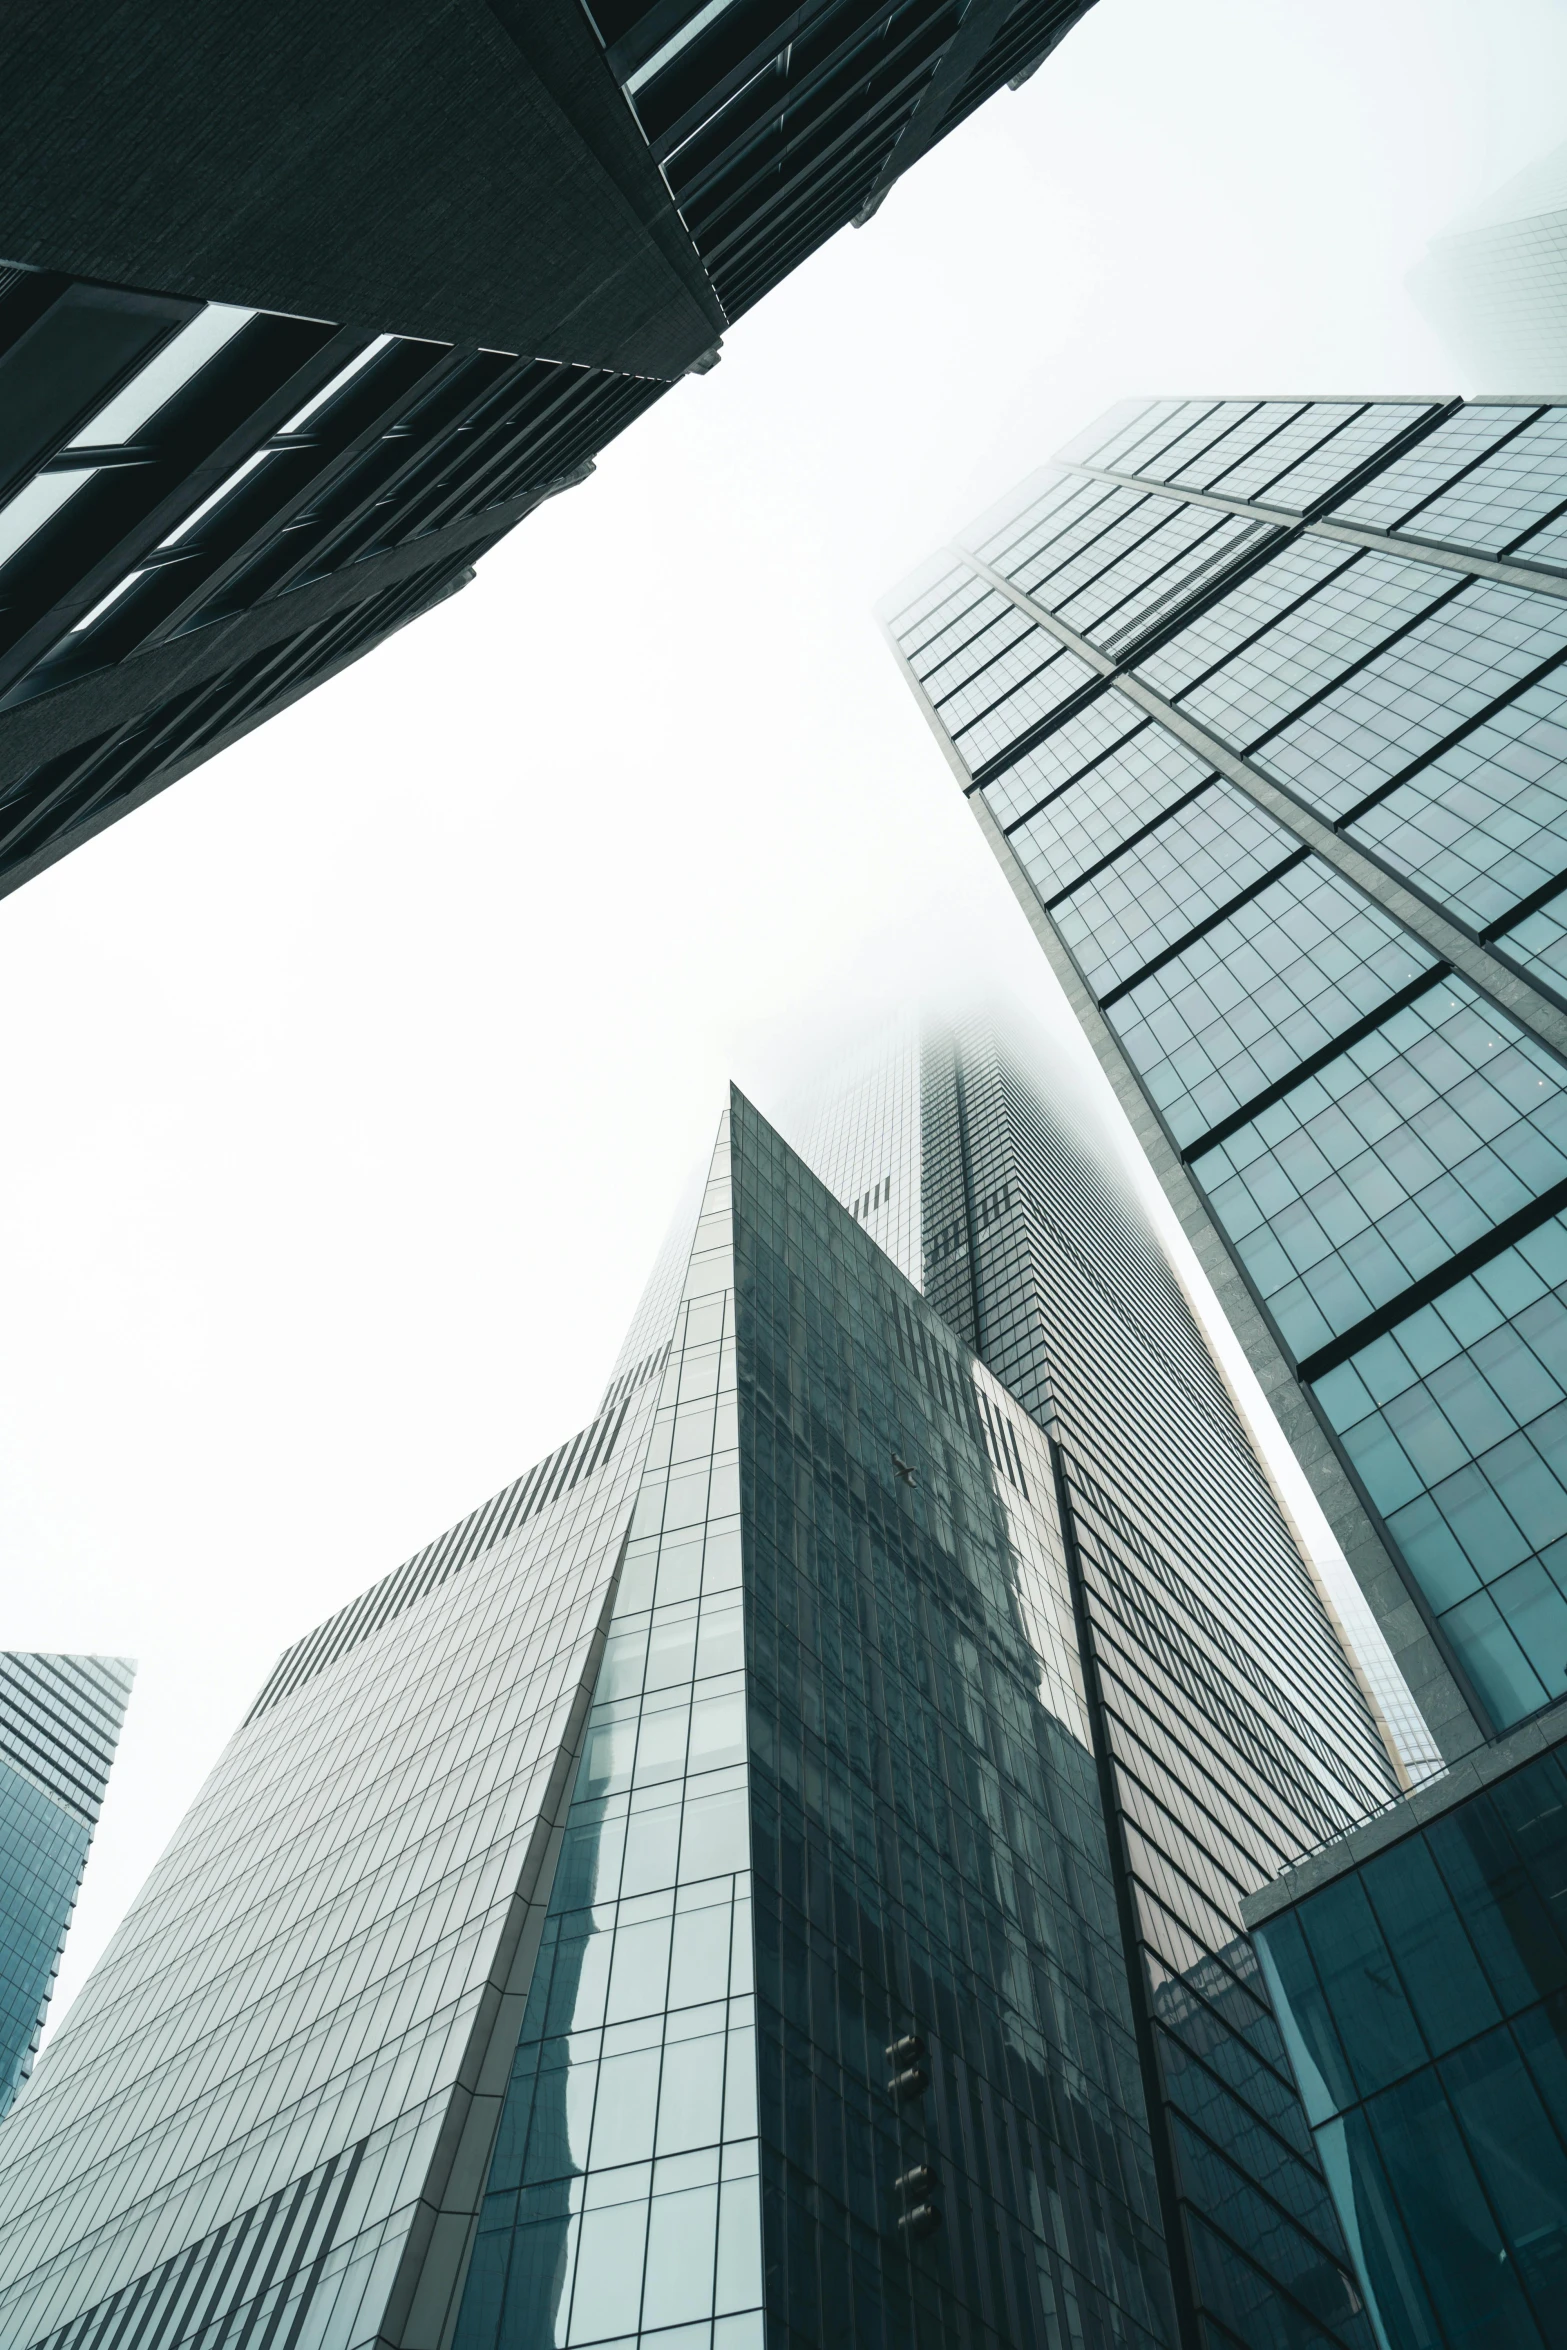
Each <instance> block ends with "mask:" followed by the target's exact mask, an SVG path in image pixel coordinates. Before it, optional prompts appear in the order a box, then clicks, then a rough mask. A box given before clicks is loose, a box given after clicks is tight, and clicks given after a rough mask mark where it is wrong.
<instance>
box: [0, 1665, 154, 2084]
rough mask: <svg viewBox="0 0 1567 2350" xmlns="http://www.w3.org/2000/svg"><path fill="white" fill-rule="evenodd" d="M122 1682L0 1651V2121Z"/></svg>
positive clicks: (34, 2012) (50, 1958)
mask: <svg viewBox="0 0 1567 2350" xmlns="http://www.w3.org/2000/svg"><path fill="white" fill-rule="evenodd" d="M133 1673H134V1667H133V1666H131V1665H129V1664H127V1663H126V1662H125V1660H124V1658H122V1657H116V1656H54V1655H49V1654H46V1653H31V1652H28V1651H23V1650H17V1649H8V1650H3V1651H0V2113H3V2112H4V2111H5V2109H6V2107H7V2106H8V2105H9V2104H10V2102H11V2100H12V2098H13V2097H14V2096H15V2094H16V2092H17V2089H18V2087H19V2086H20V2085H21V2083H22V2082H23V2081H24V2080H25V2079H26V2078H27V2075H28V2073H29V2072H30V2071H31V2070H32V2064H33V2057H34V2055H35V2053H36V2051H37V2047H38V2037H39V2034H40V2033H41V2031H42V2030H43V2022H44V2016H45V2013H46V2011H47V2009H48V2005H49V1995H50V1993H51V1991H52V1990H53V1988H54V1979H55V1975H56V1974H57V1972H58V1970H59V1965H60V1953H61V1951H62V1950H63V1948H64V1947H65V1936H66V1929H67V1928H68V1926H69V1925H70V1922H71V1912H72V1910H73V1908H74V1907H75V1905H76V1894H77V1889H78V1887H79V1886H80V1884H81V1881H82V1871H83V1870H84V1869H85V1868H86V1866H87V1852H88V1847H89V1846H90V1844H91V1843H92V1835H93V1829H94V1828H95V1827H96V1825H97V1821H98V1814H99V1812H100V1810H101V1809H102V1807H103V1795H104V1788H105V1787H106V1785H107V1784H108V1778H109V1766H110V1765H111V1763H112V1762H113V1760H114V1750H115V1747H116V1745H117V1744H118V1743H119V1736H120V1724H121V1721H122V1720H123V1719H124V1714H125V1707H126V1701H127V1700H128V1698H129V1696H130V1692H131V1680H132V1677H133Z"/></svg>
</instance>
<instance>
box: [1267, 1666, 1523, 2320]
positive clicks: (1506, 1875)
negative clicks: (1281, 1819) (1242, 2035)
mask: <svg viewBox="0 0 1567 2350" xmlns="http://www.w3.org/2000/svg"><path fill="white" fill-rule="evenodd" d="M1564 1738H1567V1716H1564V1714H1563V1712H1562V1710H1561V1709H1560V1708H1557V1709H1556V1710H1555V1711H1553V1712H1552V1713H1551V1714H1548V1715H1546V1716H1544V1717H1543V1718H1542V1719H1541V1720H1539V1721H1538V1722H1532V1723H1529V1724H1528V1725H1526V1726H1525V1727H1524V1728H1522V1729H1520V1730H1516V1731H1513V1732H1512V1733H1511V1734H1510V1735H1509V1736H1507V1737H1505V1738H1502V1739H1499V1740H1497V1741H1496V1742H1495V1743H1494V1744H1492V1745H1490V1746H1488V1747H1486V1748H1484V1749H1482V1751H1481V1752H1480V1754H1479V1755H1477V1756H1475V1757H1474V1758H1472V1759H1471V1761H1470V1762H1469V1763H1467V1764H1460V1765H1458V1766H1456V1767H1455V1768H1454V1769H1453V1770H1452V1771H1451V1772H1447V1773H1444V1774H1443V1776H1442V1778H1441V1779H1440V1780H1439V1781H1438V1782H1436V1783H1435V1784H1433V1785H1432V1786H1430V1787H1428V1788H1422V1789H1421V1790H1420V1791H1419V1792H1418V1793H1417V1794H1415V1795H1414V1796H1412V1797H1410V1798H1408V1799H1407V1800H1406V1801H1405V1802H1403V1803H1400V1804H1398V1805H1396V1806H1394V1807H1393V1808H1392V1809H1391V1810H1390V1811H1388V1812H1386V1813H1384V1814H1383V1815H1381V1816H1380V1817H1379V1818H1377V1819H1374V1820H1370V1821H1368V1822H1367V1823H1366V1824H1365V1825H1364V1826H1363V1827H1362V1828H1361V1829H1359V1830H1358V1831H1357V1832H1356V1833H1354V1834H1353V1835H1351V1836H1349V1837H1346V1838H1343V1839H1341V1840H1339V1841H1337V1842H1335V1843H1334V1844H1333V1845H1332V1846H1330V1847H1329V1848H1328V1849H1327V1850H1325V1851H1323V1852H1321V1853H1318V1854H1315V1855H1313V1856H1312V1857H1311V1858H1309V1859H1308V1860H1306V1861H1304V1862H1302V1863H1301V1864H1300V1865H1299V1866H1298V1867H1296V1868H1294V1869H1291V1870H1289V1871H1288V1872H1286V1874H1285V1875H1284V1876H1283V1877H1282V1878H1281V1879H1280V1881H1279V1882H1278V1883H1277V1884H1276V1885H1273V1886H1270V1887H1268V1888H1267V1890H1266V1891H1265V1892H1263V1893H1261V1894H1259V1895H1257V1896H1256V1897H1255V1898H1254V1899H1253V1900H1251V1901H1249V1902H1248V1903H1247V1904H1246V1914H1247V1917H1248V1919H1249V1921H1250V1923H1251V1925H1252V1927H1253V1929H1254V1939H1255V1942H1256V1946H1257V1949H1258V1952H1259V1954H1260V1957H1261V1960H1262V1964H1263V1969H1264V1972H1265V1973H1266V1975H1267V1978H1268V1981H1269V1984H1270V1987H1271V1989H1272V1994H1273V2003H1274V2008H1275V2011H1276V2013H1277V2014H1278V2017H1279V2019H1280V2022H1281V2023H1282V2025H1283V2027H1284V2031H1285V2034H1286V2036H1287V2038H1288V2040H1289V2044H1290V2054H1291V2059H1292V2062H1293V2065H1294V2070H1295V2075H1296V2078H1297V2079H1298V2080H1299V2082H1300V2085H1301V2089H1302V2092H1303V2095H1304V2098H1305V2103H1306V2107H1307V2111H1308V2112H1309V2114H1310V2117H1311V2124H1312V2130H1313V2134H1314V2136H1315V2138H1316V2141H1317V2145H1318V2147H1319V2149H1320V2150H1321V2154H1322V2161H1323V2167H1324V2169H1325V2171H1326V2173H1327V2175H1328V2177H1329V2178H1330V2179H1331V2180H1332V2181H1333V2184H1334V2193H1335V2196H1336V2199H1337V2201H1338V2203H1339V2207H1340V2209H1341V2211H1342V2212H1343V2213H1344V2215H1345V2222H1346V2227H1347V2228H1348V2230H1349V2231H1350V2232H1351V2233H1352V2235H1353V2237H1354V2240H1355V2241H1356V2243H1357V2246H1358V2248H1359V2251H1360V2256H1361V2263H1362V2268H1363V2272H1364V2275H1365V2277H1366V2280H1367V2296H1368V2302H1369V2305H1370V2307H1371V2308H1372V2309H1373V2310H1374V2311H1375V2313H1376V2318H1377V2323H1378V2326H1379V2328H1380V2332H1381V2338H1382V2340H1383V2342H1384V2343H1385V2344H1386V2345H1387V2350H1426V2346H1427V2345H1435V2344H1440V2345H1447V2344H1459V2343H1464V2344H1467V2343H1482V2342H1483V2343H1495V2344H1497V2345H1498V2346H1500V2345H1502V2344H1504V2343H1505V2344H1506V2345H1507V2346H1508V2350H1515V2346H1516V2350H1537V2346H1539V2350H1544V2345H1545V2344H1547V2343H1550V2342H1554V2341H1555V2340H1556V2339H1557V2337H1558V2335H1559V2333H1560V2331H1561V2313H1562V2309H1563V2306H1564V2301H1567V2006H1564V2002H1567V1771H1564V1770H1563V1767H1562V1756H1563V1744H1562V1742H1563V1739H1564Z"/></svg>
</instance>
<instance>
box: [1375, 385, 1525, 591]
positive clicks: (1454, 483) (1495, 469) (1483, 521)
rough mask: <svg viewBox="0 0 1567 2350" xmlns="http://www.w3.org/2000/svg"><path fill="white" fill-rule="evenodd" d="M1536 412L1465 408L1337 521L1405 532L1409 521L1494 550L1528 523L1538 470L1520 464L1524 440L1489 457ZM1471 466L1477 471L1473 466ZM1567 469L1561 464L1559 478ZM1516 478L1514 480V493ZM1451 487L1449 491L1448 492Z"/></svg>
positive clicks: (1420, 529) (1423, 531)
mask: <svg viewBox="0 0 1567 2350" xmlns="http://www.w3.org/2000/svg"><path fill="white" fill-rule="evenodd" d="M1534 413H1535V411H1534V410H1533V408H1532V407H1530V406H1527V405H1525V406H1518V407H1506V406H1501V405H1497V406H1495V407H1492V406H1490V405H1489V404H1488V405H1486V406H1484V407H1468V408H1460V409H1459V410H1458V411H1457V413H1456V414H1455V415H1452V416H1447V417H1444V418H1443V420H1442V422H1441V423H1440V424H1439V425H1437V427H1436V428H1435V430H1434V431H1433V432H1429V433H1427V434H1426V436H1425V438H1424V439H1423V440H1420V441H1417V442H1416V443H1415V446H1414V447H1413V448H1412V449H1411V450H1410V451H1409V452H1408V454H1407V455H1406V456H1403V457H1400V458H1398V459H1397V461H1396V462H1395V463H1394V464H1392V465H1390V466H1388V467H1387V469H1386V471H1385V472H1382V473H1379V474H1376V475H1374V476H1373V478H1372V479H1371V480H1370V481H1369V482H1368V483H1367V484H1366V486H1365V487H1364V489H1361V490H1358V491H1357V492H1356V493H1355V495H1354V497H1352V498H1349V499H1346V501H1345V502H1344V504H1343V505H1341V506H1335V507H1334V509H1333V517H1332V518H1333V520H1334V521H1335V522H1358V523H1362V524H1364V525H1365V526H1366V527H1367V528H1368V529H1371V530H1397V529H1398V527H1399V525H1400V524H1407V525H1408V527H1409V528H1410V529H1411V530H1412V531H1414V532H1415V534H1416V535H1417V536H1418V537H1420V538H1428V539H1440V540H1447V541H1451V542H1452V543H1454V544H1456V545H1459V546H1466V547H1474V548H1477V549H1479V550H1480V551H1481V552H1484V553H1488V554H1494V553H1495V552H1496V551H1497V549H1498V548H1499V547H1502V546H1505V545H1506V543H1507V541H1508V540H1509V539H1511V538H1516V537H1517V535H1518V532H1519V531H1520V530H1522V529H1523V527H1524V523H1523V520H1522V516H1523V513H1524V512H1525V510H1526V505H1527V487H1526V484H1527V479H1528V475H1529V473H1530V470H1531V468H1530V466H1529V464H1528V462H1527V460H1526V459H1525V460H1523V461H1522V462H1521V463H1520V459H1519V458H1518V457H1517V456H1515V454H1514V452H1515V451H1517V450H1519V449H1520V447H1521V445H1522V443H1521V442H1520V441H1518V440H1514V441H1513V442H1512V445H1511V447H1510V448H1508V449H1504V450H1501V451H1499V452H1498V453H1497V455H1496V456H1495V457H1493V458H1492V459H1491V461H1490V462H1489V463H1482V462H1481V460H1482V459H1484V458H1485V457H1486V456H1487V454H1488V452H1490V451H1491V450H1493V449H1495V447H1496V444H1497V442H1498V441H1502V440H1507V439H1508V438H1509V436H1510V435H1513V434H1516V433H1517V431H1518V428H1519V426H1520V425H1522V424H1524V423H1526V422H1527V420H1528V419H1529V417H1530V416H1531V415H1532V414H1534ZM1532 439H1533V435H1532V434H1525V435H1523V436H1522V441H1523V442H1528V441H1531V440H1532ZM1471 467H1472V468H1473V471H1467V469H1468V468H1471ZM1559 473H1560V468H1559V467H1558V478H1559ZM1459 474H1466V476H1467V477H1466V478H1465V479H1464V480H1462V481H1459V480H1457V479H1456V478H1455V477H1456V476H1457V475H1459ZM1509 484H1512V485H1513V495H1512V497H1511V498H1509V495H1508V487H1509ZM1448 485H1451V487H1449V486H1448ZM1520 490H1522V492H1523V497H1522V500H1520V498H1519V496H1518V492H1519V491H1520ZM1444 491H1445V492H1446V495H1441V493H1442V492H1444ZM1550 503H1551V504H1552V505H1553V506H1554V505H1555V504H1556V503H1557V498H1556V497H1554V496H1553V497H1552V498H1551V500H1550ZM1514 513H1516V514H1517V515H1518V516H1519V519H1518V520H1517V521H1515V522H1514V523H1513V525H1512V527H1511V528H1508V527H1506V518H1507V516H1508V515H1509V514H1514ZM1433 517H1435V519H1434V520H1433Z"/></svg>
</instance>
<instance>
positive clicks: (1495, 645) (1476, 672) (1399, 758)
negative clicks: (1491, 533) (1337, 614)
mask: <svg viewBox="0 0 1567 2350" xmlns="http://www.w3.org/2000/svg"><path fill="white" fill-rule="evenodd" d="M1355 576H1356V574H1351V582H1352V581H1353V579H1354V578H1355ZM1326 592H1327V593H1328V594H1330V595H1331V594H1332V592H1333V591H1332V590H1328V591H1326ZM1300 618H1301V619H1302V620H1303V621H1305V620H1306V619H1307V618H1308V614H1306V613H1303V614H1301V615H1300ZM1564 646H1567V601H1563V600H1558V599H1557V598H1555V597H1552V596H1532V595H1529V594H1527V593H1526V592H1524V591H1521V590H1518V589H1514V588H1509V587H1503V586H1502V585H1500V583H1499V582H1497V581H1495V580H1476V581H1475V582H1474V583H1473V584H1472V585H1470V586H1468V587H1466V588H1464V589H1462V590H1461V591H1460V593H1459V594H1458V595H1457V596H1455V597H1452V598H1451V599H1450V600H1449V601H1447V602H1445V603H1444V604H1443V605H1442V606H1441V608H1440V610H1438V611H1435V612H1433V613H1432V614H1431V616H1430V617H1429V619H1426V620H1423V621H1421V622H1420V623H1419V624H1418V625H1417V626H1416V627H1415V628H1412V629H1411V630H1410V631H1409V633H1408V634H1407V635H1406V636H1403V637H1401V638H1400V639H1399V641H1398V642H1397V643H1396V644H1394V645H1391V646H1390V647H1389V648H1388V650H1387V651H1386V652H1385V653H1384V654H1381V655H1379V656H1378V657H1377V658H1376V659H1375V660H1373V661H1371V662H1369V663H1368V664H1367V666H1366V667H1365V668H1364V669H1362V670H1360V671H1359V672H1358V673H1357V674H1356V675H1355V676H1354V677H1352V678H1350V679H1348V680H1347V681H1346V683H1345V684H1344V685H1342V686H1341V687H1339V688H1338V689H1337V690H1336V691H1335V692H1332V693H1330V694H1328V695H1327V696H1326V697H1325V698H1324V699H1323V700H1322V701H1321V702H1319V703H1317V704H1316V705H1315V707H1314V708H1312V709H1311V710H1309V711H1307V712H1306V714H1305V715H1304V716H1303V717H1301V718H1299V719H1297V720H1296V721H1295V722H1294V723H1293V724H1292V725H1288V726H1286V727H1284V729H1283V730H1282V731H1281V732H1280V733H1278V734H1276V735H1275V736H1274V737H1273V738H1272V740H1271V741H1269V742H1268V743H1267V744H1266V745H1265V746H1264V747H1263V748H1262V749H1261V750H1260V751H1258V752H1256V753H1255V754H1254V755H1255V756H1256V758H1257V760H1258V763H1259V764H1260V765H1261V766H1263V767H1266V768H1267V769H1268V770H1269V772H1270V773H1272V774H1274V775H1276V776H1278V777H1279V779H1280V780H1281V781H1282V782H1285V783H1288V784H1290V785H1291V786H1292V788H1293V789H1294V790H1296V791H1298V792H1299V793H1300V794H1301V796H1302V798H1305V799H1309V800H1311V801H1312V802H1313V803H1314V804H1315V805H1316V806H1318V807H1320V808H1322V809H1323V810H1324V812H1325V813H1327V814H1328V815H1331V816H1339V815H1342V814H1343V813H1344V812H1345V811H1346V810H1347V809H1349V808H1352V807H1354V806H1355V805H1356V804H1357V802H1358V801H1359V800H1360V799H1361V798H1363V797H1364V795H1365V794H1366V793H1367V792H1370V791H1374V790H1375V789H1376V788H1377V786H1378V785H1379V784H1381V783H1382V782H1384V781H1385V780H1386V778H1387V777H1388V776H1390V775H1394V774H1396V773H1398V771H1399V770H1400V769H1401V768H1403V767H1406V766H1408V765H1409V764H1410V763H1411V761H1413V760H1415V759H1418V758H1419V757H1420V756H1421V754H1422V753H1423V752H1425V751H1428V750H1429V749H1430V748H1431V746H1432V744H1433V743H1437V742H1440V741H1441V740H1442V738H1443V737H1444V736H1445V735H1448V734H1450V733H1452V731H1453V729H1454V728H1455V727H1458V726H1461V725H1463V723H1464V722H1465V721H1466V720H1467V719H1469V718H1472V717H1473V716H1474V715H1475V713H1476V711H1478V710H1483V709H1484V708H1485V707H1486V706H1487V704H1488V703H1490V702H1492V701H1494V700H1495V699H1496V697H1497V695H1498V694H1500V693H1504V692H1505V691H1506V690H1507V688H1508V686H1510V685H1512V684H1514V683H1516V681H1517V680H1518V679H1519V678H1521V677H1525V676H1527V675H1528V674H1529V672H1530V671H1531V670H1532V669H1535V668H1537V667H1538V666H1539V664H1540V663H1541V662H1542V661H1549V660H1552V659H1554V658H1555V657H1556V656H1557V655H1558V654H1559V653H1560V652H1561V651H1562V649H1563V647H1564ZM1348 650H1349V646H1348V644H1347V642H1346V632H1344V631H1341V630H1340V629H1339V628H1337V627H1336V626H1335V627H1333V628H1332V629H1331V630H1330V631H1325V632H1324V639H1323V651H1324V655H1325V657H1326V660H1327V661H1332V662H1335V663H1336V662H1338V661H1341V660H1343V659H1344V657H1345V654H1346V653H1347V651H1348ZM1323 665H1324V663H1323V661H1321V660H1313V662H1312V663H1311V664H1310V666H1311V667H1314V668H1316V669H1318V671H1319V673H1320V669H1321V667H1322V666H1323ZM1306 666H1307V664H1306V663H1304V662H1302V663H1301V664H1300V666H1299V667H1297V665H1296V663H1295V662H1294V661H1293V660H1290V661H1289V662H1287V664H1286V667H1285V673H1284V680H1283V691H1284V692H1286V693H1287V692H1291V691H1293V692H1294V693H1295V694H1296V695H1297V696H1298V695H1299V693H1300V685H1301V682H1302V680H1301V669H1303V668H1305V667H1306ZM1210 691H1214V692H1221V693H1222V691H1223V681H1222V680H1221V679H1215V680H1214V681H1213V683H1212V686H1211V687H1209V686H1202V687H1199V688H1198V691H1197V693H1196V694H1194V695H1193V696H1192V697H1191V701H1190V703H1189V705H1188V706H1189V707H1190V708H1192V709H1193V711H1194V712H1195V711H1196V709H1197V707H1198V705H1199V703H1200V701H1201V700H1202V698H1203V697H1204V696H1205V695H1207V694H1208V693H1210ZM1281 698H1282V697H1281ZM1248 700H1249V703H1250V713H1251V714H1250V715H1249V717H1248V720H1247V721H1246V724H1247V727H1248V731H1250V730H1251V729H1252V728H1255V727H1256V726H1257V724H1258V721H1259V719H1261V718H1262V716H1263V712H1264V709H1265V707H1266V704H1265V701H1264V698H1263V696H1261V695H1253V696H1249V697H1248ZM1230 723H1231V724H1232V725H1233V723H1234V720H1233V719H1232V720H1231V722H1230Z"/></svg>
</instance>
